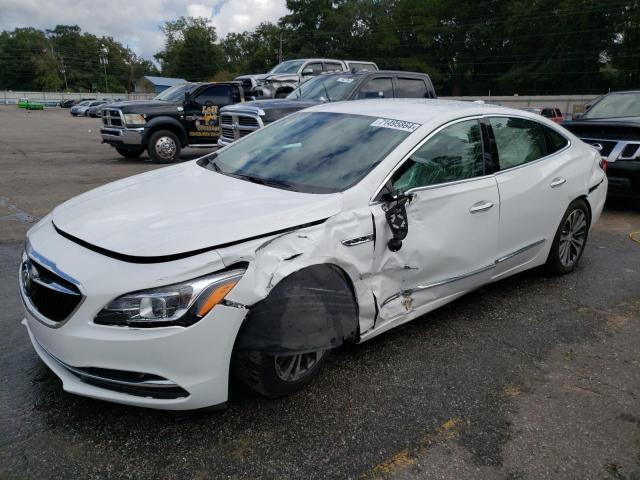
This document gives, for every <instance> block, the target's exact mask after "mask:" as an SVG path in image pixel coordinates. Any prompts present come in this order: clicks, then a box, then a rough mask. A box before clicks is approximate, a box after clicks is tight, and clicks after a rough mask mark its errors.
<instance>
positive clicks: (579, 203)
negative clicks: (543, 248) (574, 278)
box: [546, 199, 591, 275]
mask: <svg viewBox="0 0 640 480" xmlns="http://www.w3.org/2000/svg"><path fill="white" fill-rule="evenodd" d="M590 221H591V219H590V218H589V207H588V205H587V202H585V201H584V200H583V199H578V200H575V201H574V202H572V203H571V205H569V208H567V211H566V212H565V214H564V216H563V217H562V221H561V222H560V226H559V227H558V230H557V231H556V236H555V237H554V239H553V244H552V245H551V250H550V251H549V257H548V258H547V264H546V266H547V270H548V271H549V272H551V273H553V274H556V275H564V274H566V273H570V272H572V271H573V270H574V269H575V267H576V265H577V264H578V261H579V260H580V257H582V253H583V252H584V247H585V245H586V244H587V236H588V234H589V223H590Z"/></svg>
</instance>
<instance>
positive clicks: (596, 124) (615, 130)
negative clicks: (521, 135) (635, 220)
mask: <svg viewBox="0 0 640 480" xmlns="http://www.w3.org/2000/svg"><path fill="white" fill-rule="evenodd" d="M562 125H563V126H564V127H565V128H567V129H568V130H570V131H571V132H572V133H574V134H575V135H576V136H578V137H580V138H581V139H582V140H583V141H584V142H586V143H588V144H590V145H591V146H593V147H594V148H595V149H596V150H598V151H599V152H600V155H602V158H603V159H605V160H606V162H607V163H608V167H607V168H608V170H607V175H608V177H609V185H610V188H609V194H610V195H611V196H612V197H621V198H624V199H630V200H635V201H638V200H640V91H629V92H614V93H610V94H608V95H603V96H601V97H599V98H598V99H597V100H596V101H595V102H594V103H592V104H591V106H590V107H589V109H588V110H587V111H586V112H585V113H584V114H582V115H581V116H580V117H578V119H576V120H572V121H567V122H563V123H562Z"/></svg>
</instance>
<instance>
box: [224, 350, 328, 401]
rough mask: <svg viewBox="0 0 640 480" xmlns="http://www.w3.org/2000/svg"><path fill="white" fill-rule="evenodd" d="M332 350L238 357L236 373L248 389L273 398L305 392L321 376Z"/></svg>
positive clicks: (251, 353) (245, 353)
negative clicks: (322, 368) (311, 382)
mask: <svg viewBox="0 0 640 480" xmlns="http://www.w3.org/2000/svg"><path fill="white" fill-rule="evenodd" d="M328 354H329V350H319V351H317V352H310V353H299V354H294V355H269V354H266V353H262V352H256V351H240V352H237V353H236V354H235V358H234V373H235V374H236V376H237V377H238V378H239V379H240V380H241V381H242V382H243V383H244V384H246V385H247V386H248V387H249V388H251V389H252V390H255V391H256V392H258V393H261V394H262V395H265V396H267V397H270V398H278V397H283V396H285V395H289V394H290V393H294V392H297V391H299V390H302V388H303V387H304V386H305V385H307V384H308V383H309V382H310V381H311V380H313V378H314V377H315V376H316V375H317V374H318V373H319V372H320V369H321V366H322V364H323V363H324V360H325V359H326V357H327V356H328Z"/></svg>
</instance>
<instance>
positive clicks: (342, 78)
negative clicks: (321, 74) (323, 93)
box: [336, 77, 354, 83]
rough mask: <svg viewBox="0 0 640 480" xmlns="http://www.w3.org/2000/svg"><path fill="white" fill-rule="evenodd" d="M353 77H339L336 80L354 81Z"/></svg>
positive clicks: (343, 81)
mask: <svg viewBox="0 0 640 480" xmlns="http://www.w3.org/2000/svg"><path fill="white" fill-rule="evenodd" d="M353 80H354V79H353V78H348V77H339V78H337V79H336V82H342V83H352V82H353Z"/></svg>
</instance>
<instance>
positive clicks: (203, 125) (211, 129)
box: [184, 85, 233, 145]
mask: <svg viewBox="0 0 640 480" xmlns="http://www.w3.org/2000/svg"><path fill="white" fill-rule="evenodd" d="M232 103H233V87H232V86H230V85H209V86H208V87H205V88H204V89H202V90H200V91H198V92H196V93H195V94H194V95H193V96H192V97H191V101H190V102H188V103H185V106H184V110H185V112H184V114H185V122H186V127H187V135H188V136H189V144H190V145H192V144H196V145H198V144H199V145H210V144H213V145H215V144H216V143H217V141H218V137H219V136H220V118H219V115H218V112H219V110H220V109H221V108H222V107H224V106H225V105H231V104H232Z"/></svg>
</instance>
